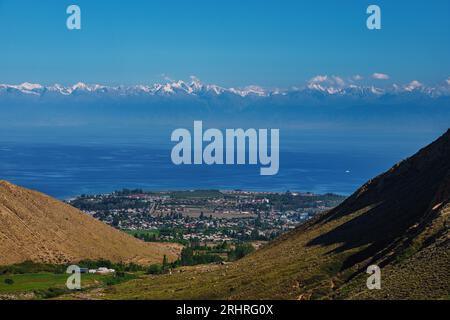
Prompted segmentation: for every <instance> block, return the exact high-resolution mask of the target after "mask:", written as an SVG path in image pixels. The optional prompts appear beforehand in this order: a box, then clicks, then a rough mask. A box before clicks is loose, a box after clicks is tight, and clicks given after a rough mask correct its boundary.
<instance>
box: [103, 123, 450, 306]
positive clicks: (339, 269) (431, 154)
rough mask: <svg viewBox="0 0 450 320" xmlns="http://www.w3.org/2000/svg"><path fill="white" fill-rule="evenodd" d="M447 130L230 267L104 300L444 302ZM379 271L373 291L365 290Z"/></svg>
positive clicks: (449, 207) (193, 271) (147, 284)
mask: <svg viewBox="0 0 450 320" xmlns="http://www.w3.org/2000/svg"><path fill="white" fill-rule="evenodd" d="M449 200H450V130H449V131H448V132H447V133H446V134H444V135H443V136H442V137H441V138H439V139H438V140H437V141H436V142H434V143H432V144H431V145H429V146H428V147H426V148H424V149H422V150H421V151H419V152H418V153H417V154H416V155H414V156H413V157H411V158H409V159H407V160H405V161H403V162H401V163H399V164H397V165H396V166H394V167H393V168H392V169H391V170H389V171H388V172H386V173H384V174H382V175H380V176H379V177H377V178H375V179H373V180H371V181H370V182H368V183H367V184H366V185H364V186H363V187H362V188H361V189H359V190H358V191H357V192H356V193H355V194H354V195H352V196H351V197H350V198H348V199H347V200H346V201H345V202H344V203H342V204H341V205H340V206H339V207H337V208H335V209H334V210H331V211H330V212H327V213H324V214H322V215H320V216H318V217H317V218H316V219H314V220H312V221H309V222H307V223H305V224H303V225H302V226H300V227H298V228H297V229H296V230H294V231H292V232H290V233H288V234H285V235H284V236H282V237H280V238H279V239H277V240H276V241H274V242H272V243H270V244H269V245H267V246H265V247H264V248H262V249H261V250H259V251H257V252H256V253H254V254H252V255H250V256H248V257H246V258H244V259H242V260H241V261H238V262H237V263H234V264H232V265H229V266H202V267H197V268H188V269H186V270H183V271H182V272H175V273H174V274H172V275H170V276H160V277H150V278H149V279H147V280H139V281H132V282H129V283H126V284H121V285H119V286H116V287H114V288H113V289H109V290H105V292H103V293H102V297H103V298H126V299H145V298H147V299H148V298H150V299H151V298H157V299H160V298H172V299H173V298H175V299H201V298H207V299H372V298H374V299H384V298H388V299H448V298H449V292H450V268H449V267H450V250H449V249H450V248H449V213H450V203H449ZM371 264H377V265H379V266H380V267H381V268H382V289H381V290H374V291H370V290H368V289H367V287H366V280H367V277H368V275H367V274H366V273H365V271H366V269H367V267H368V266H369V265H371Z"/></svg>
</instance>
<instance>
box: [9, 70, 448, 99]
mask: <svg viewBox="0 0 450 320" xmlns="http://www.w3.org/2000/svg"><path fill="white" fill-rule="evenodd" d="M362 80H363V78H362V77H361V76H354V77H352V78H350V79H344V78H342V77H339V76H328V75H319V76H316V77H314V78H312V79H310V80H309V81H308V82H307V83H306V84H305V85H303V86H301V87H295V88H291V89H265V88H262V87H260V86H256V85H251V86H247V87H244V88H225V87H221V86H218V85H215V84H203V83H202V82H201V81H200V80H199V79H198V78H196V77H191V79H190V81H189V82H185V81H183V80H179V81H172V80H171V81H168V82H166V83H155V84H152V85H145V84H140V85H134V86H105V85H101V84H86V83H83V82H79V83H77V84H75V85H72V86H63V85H60V84H54V85H51V86H43V85H40V84H33V83H29V82H25V83H22V84H19V85H9V84H0V97H1V96H2V95H5V94H10V93H15V94H23V95H34V96H43V95H45V94H48V93H52V94H59V95H63V96H70V95H92V94H99V95H102V94H109V95H119V96H141V95H146V96H199V97H200V96H220V95H224V94H228V95H232V96H233V95H234V96H236V97H240V98H246V97H257V98H264V97H271V96H279V95H282V96H289V95H290V94H295V95H298V94H303V95H308V94H316V93H318V94H320V95H325V96H349V97H381V96H383V95H387V94H389V95H401V94H422V95H425V96H428V97H431V98H437V97H441V96H450V77H449V78H448V79H446V80H445V81H443V82H442V83H441V84H439V85H437V86H434V87H430V86H426V85H425V84H423V83H421V82H419V81H418V80H413V81H411V82H409V83H407V84H392V85H388V86H377V85H376V84H373V83H365V84H362V83H361V81H362Z"/></svg>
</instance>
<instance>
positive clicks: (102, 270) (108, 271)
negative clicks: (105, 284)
mask: <svg viewBox="0 0 450 320" xmlns="http://www.w3.org/2000/svg"><path fill="white" fill-rule="evenodd" d="M80 273H89V274H99V275H108V274H113V273H116V270H114V269H108V268H104V267H101V268H98V269H88V268H81V269H80Z"/></svg>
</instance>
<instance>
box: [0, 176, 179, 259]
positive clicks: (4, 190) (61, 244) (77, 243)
mask: <svg viewBox="0 0 450 320" xmlns="http://www.w3.org/2000/svg"><path fill="white" fill-rule="evenodd" d="M179 251H180V248H179V246H178V245H168V244H167V245H166V244H158V243H152V244H147V243H144V242H142V241H139V240H137V239H135V238H133V237H131V236H129V235H127V234H124V233H122V232H120V231H118V230H116V229H114V228H111V227H109V226H107V225H105V224H103V223H101V222H99V221H97V220H95V219H94V218H91V217H89V216H87V215H86V214H84V213H82V212H81V211H79V210H77V209H75V208H73V207H71V206H69V205H66V204H64V203H62V202H59V201H57V200H54V199H52V198H50V197H48V196H45V195H43V194H41V193H38V192H35V191H30V190H27V189H24V188H21V187H18V186H15V185H13V184H11V183H8V182H5V181H0V265H9V264H14V263H18V262H23V261H26V260H31V261H35V262H51V263H70V262H77V261H80V260H83V259H107V260H110V261H113V262H135V263H140V264H150V263H160V262H161V261H162V258H163V255H164V254H166V255H167V256H168V257H169V258H171V259H175V258H176V257H177V255H178V253H179Z"/></svg>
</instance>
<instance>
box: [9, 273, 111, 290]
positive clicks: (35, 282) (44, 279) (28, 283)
mask: <svg viewBox="0 0 450 320" xmlns="http://www.w3.org/2000/svg"><path fill="white" fill-rule="evenodd" d="M69 276H70V275H69V274H54V273H36V274H13V275H2V276H0V294H10V293H12V294H14V293H23V292H34V291H38V290H48V289H50V288H60V289H64V288H66V281H67V278H68V277H69ZM106 278H108V277H106V276H101V275H96V274H83V275H81V286H82V288H88V287H92V286H94V285H99V284H101V283H103V282H104V281H105V280H106ZM6 279H11V280H12V281H14V283H13V284H6V283H5V280H6Z"/></svg>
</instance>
